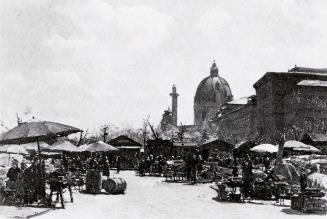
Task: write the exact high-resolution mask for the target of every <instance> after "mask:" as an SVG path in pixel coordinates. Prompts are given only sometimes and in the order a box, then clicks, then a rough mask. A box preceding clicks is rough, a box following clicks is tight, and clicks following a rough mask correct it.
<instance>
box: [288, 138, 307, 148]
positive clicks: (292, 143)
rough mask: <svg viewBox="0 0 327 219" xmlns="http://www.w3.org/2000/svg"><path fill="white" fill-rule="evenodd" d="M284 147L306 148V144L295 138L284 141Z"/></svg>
mask: <svg viewBox="0 0 327 219" xmlns="http://www.w3.org/2000/svg"><path fill="white" fill-rule="evenodd" d="M284 148H292V149H295V148H308V145H306V144H304V143H302V142H300V141H295V140H289V141H286V142H285V143H284Z"/></svg>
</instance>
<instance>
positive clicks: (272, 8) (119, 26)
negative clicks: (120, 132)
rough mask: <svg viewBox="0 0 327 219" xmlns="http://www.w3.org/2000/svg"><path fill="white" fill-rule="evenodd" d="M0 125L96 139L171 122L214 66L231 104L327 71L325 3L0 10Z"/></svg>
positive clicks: (140, 0)
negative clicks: (264, 83) (50, 128)
mask: <svg viewBox="0 0 327 219" xmlns="http://www.w3.org/2000/svg"><path fill="white" fill-rule="evenodd" d="M0 8H1V20H0V27H1V50H0V53H1V61H0V120H1V121H3V123H4V124H6V125H7V126H9V127H11V126H14V125H15V118H16V112H18V113H19V114H20V115H21V116H22V117H30V116H31V115H34V116H36V117H37V118H39V119H42V120H51V121H58V122H63V123H67V124H71V125H75V126H77V127H81V128H89V129H95V128H97V127H99V126H101V125H102V124H104V123H107V122H110V123H113V124H116V125H118V126H121V127H128V126H132V127H138V126H140V125H141V124H142V119H143V118H146V116H147V115H150V116H151V121H153V122H154V123H158V122H159V121H160V119H161V115H162V112H163V110H164V109H166V108H167V107H168V106H169V105H170V101H171V100H170V97H169V92H170V91H171V86H172V85H173V84H176V86H177V90H178V92H179V93H180V97H179V109H178V111H179V122H183V124H192V123H193V98H194V94H195V90H196V87H197V85H198V83H199V82H200V80H202V79H203V78H204V77H206V76H208V75H209V68H210V66H211V64H212V61H213V59H215V60H216V62H217V65H218V67H219V70H220V75H221V76H222V77H224V78H226V79H227V81H228V82H229V83H230V86H231V89H232V92H233V95H234V97H236V98H237V97H243V96H246V95H251V94H254V90H253V88H252V85H253V83H254V82H255V81H256V80H258V79H259V78H260V77H261V76H262V75H263V74H264V73H265V72H267V71H286V70H288V69H289V68H291V67H293V66H294V65H295V64H297V65H298V66H309V67H327V61H326V58H327V40H326V39H327V13H326V10H327V1H325V0H321V1H319V0H310V1H308V0H300V1H299V0H287V1H284V0H278V1H277V0H275V1H271V0H260V1H258V0H255V1H254V0H247V1H244V0H239V1H237V0H235V1H234V0H225V1H224V0H221V1H217V0H214V1H210V0H206V1H201V0H198V1H191V0H187V1H186V0H185V1H176V0H162V1H159V0H158V1H154V0H130V1H128V0H120V1H109V0H94V1H89V0H80V1H78V0H69V1H64V0H62V1H61V0H56V1H48V0H40V1H39V0H25V1H21V0H20V1H16V0H3V1H1V3H0Z"/></svg>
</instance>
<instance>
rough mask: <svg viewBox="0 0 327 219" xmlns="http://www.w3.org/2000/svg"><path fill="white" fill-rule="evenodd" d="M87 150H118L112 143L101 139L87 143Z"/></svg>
mask: <svg viewBox="0 0 327 219" xmlns="http://www.w3.org/2000/svg"><path fill="white" fill-rule="evenodd" d="M85 150H86V151H89V152H110V151H111V152H115V151H116V152H117V151H119V150H118V149H117V148H115V147H114V146H112V145H109V144H106V143H104V142H103V141H97V142H95V143H92V144H89V145H88V147H87V148H86V149H85Z"/></svg>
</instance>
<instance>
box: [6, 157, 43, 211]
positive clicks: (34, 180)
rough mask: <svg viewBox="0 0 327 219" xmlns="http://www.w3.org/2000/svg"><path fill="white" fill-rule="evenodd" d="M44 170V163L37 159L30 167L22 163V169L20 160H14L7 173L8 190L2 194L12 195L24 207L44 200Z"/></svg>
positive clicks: (24, 162) (34, 159)
mask: <svg viewBox="0 0 327 219" xmlns="http://www.w3.org/2000/svg"><path fill="white" fill-rule="evenodd" d="M42 170H44V162H41V163H38V162H37V160H36V158H33V159H32V162H31V164H30V166H27V165H26V161H22V162H21V164H20V167H19V165H18V160H16V159H13V160H12V164H11V167H10V168H9V170H8V172H7V178H8V180H7V181H6V185H5V188H6V190H4V191H2V192H6V193H10V194H11V196H12V198H13V199H14V200H15V201H16V202H19V203H20V204H23V205H25V204H32V203H34V202H38V201H40V200H42V199H43V198H44V197H45V184H44V183H42V181H43V180H44V179H45V178H44V177H45V175H44V171H42ZM3 197H5V195H3ZM2 201H3V200H2Z"/></svg>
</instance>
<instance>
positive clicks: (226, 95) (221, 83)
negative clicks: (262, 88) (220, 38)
mask: <svg viewBox="0 0 327 219" xmlns="http://www.w3.org/2000/svg"><path fill="white" fill-rule="evenodd" d="M218 73H219V70H218V68H217V66H216V63H215V62H213V64H212V66H211V69H210V76H209V77H206V78H205V79H203V80H202V81H201V82H200V84H199V86H198V88H197V89H196V93H195V97H194V125H195V126H196V127H198V128H201V129H207V128H209V127H208V125H209V124H208V120H209V119H210V118H213V117H214V116H215V114H216V112H217V111H218V110H219V108H220V107H221V106H222V105H223V104H225V103H226V102H229V101H232V100H233V95H232V92H231V89H230V87H229V84H228V83H227V81H226V80H225V79H224V78H222V77H220V76H219V74H218Z"/></svg>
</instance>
